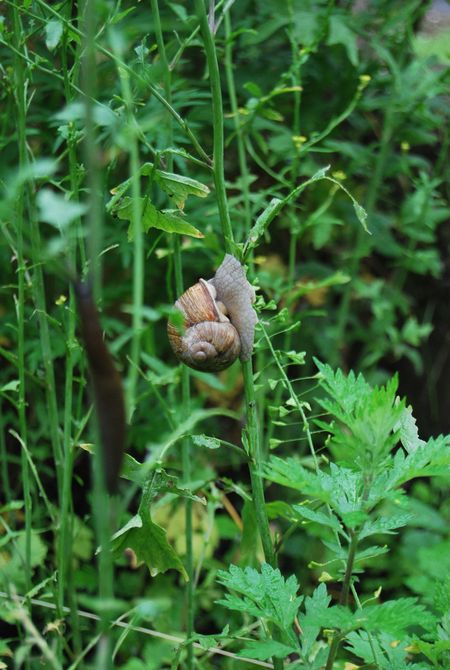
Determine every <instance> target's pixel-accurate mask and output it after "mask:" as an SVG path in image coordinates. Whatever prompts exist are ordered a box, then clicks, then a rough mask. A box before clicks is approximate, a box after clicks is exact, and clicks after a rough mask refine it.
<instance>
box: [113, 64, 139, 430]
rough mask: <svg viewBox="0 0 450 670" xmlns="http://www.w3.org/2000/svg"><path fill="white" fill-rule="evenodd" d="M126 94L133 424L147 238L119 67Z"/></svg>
mask: <svg viewBox="0 0 450 670" xmlns="http://www.w3.org/2000/svg"><path fill="white" fill-rule="evenodd" d="M118 71H119V77H120V83H121V88H122V95H123V98H124V100H125V106H126V111H127V130H128V135H129V147H130V150H129V151H130V162H129V166H130V173H131V206H132V210H131V223H132V226H133V317H132V328H133V336H132V341H131V365H130V371H129V375H128V380H127V414H128V420H129V421H131V418H132V416H133V413H134V410H135V408H136V388H137V381H138V375H139V361H140V357H141V340H142V311H143V306H144V252H145V248H144V235H143V231H142V222H141V209H142V208H141V184H140V173H139V169H140V164H139V146H138V141H137V137H138V133H139V130H138V124H137V121H136V118H135V116H134V112H133V104H134V102H133V95H132V92H131V87H130V81H129V76H128V74H127V73H126V72H125V71H124V70H123V68H121V67H119V68H118Z"/></svg>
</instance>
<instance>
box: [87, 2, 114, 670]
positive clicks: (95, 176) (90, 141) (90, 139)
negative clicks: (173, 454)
mask: <svg viewBox="0 0 450 670" xmlns="http://www.w3.org/2000/svg"><path fill="white" fill-rule="evenodd" d="M95 10H96V7H95V0H85V2H84V5H83V13H82V15H83V21H84V27H85V35H86V37H85V44H84V46H85V56H84V61H83V71H82V75H83V76H82V81H83V91H84V105H85V116H86V135H85V147H84V150H85V160H86V166H87V177H88V179H87V182H88V183H87V185H88V189H89V194H88V203H89V209H88V216H87V222H88V225H89V240H88V241H89V269H90V276H91V281H92V287H93V294H94V298H96V299H97V300H98V299H99V297H100V294H101V287H102V273H101V253H100V252H101V248H102V244H103V210H102V203H101V191H100V161H99V152H98V147H97V134H96V130H95V125H94V117H93V104H92V101H93V99H94V98H95V95H96V92H97V78H96V72H97V64H96V57H95V56H96V50H95V42H94V37H95V26H96V11H95ZM91 430H92V431H93V433H94V443H95V444H96V445H97V448H96V450H95V454H94V491H93V497H92V504H93V514H94V522H95V529H96V535H97V541H98V544H99V546H100V548H101V551H100V552H99V558H98V595H99V598H100V600H101V601H103V602H105V603H106V602H111V601H112V598H113V593H114V588H113V564H112V558H111V552H110V535H111V505H110V499H109V497H108V496H107V495H106V492H105V477H104V472H103V462H102V458H101V454H100V448H99V431H98V430H95V429H94V427H92V429H91ZM109 614H110V613H109V612H108V609H107V607H102V609H101V618H100V624H99V628H100V637H99V642H98V645H97V653H96V661H95V666H96V668H98V669H99V670H110V669H111V668H112V658H111V633H110V627H109V622H108V619H109Z"/></svg>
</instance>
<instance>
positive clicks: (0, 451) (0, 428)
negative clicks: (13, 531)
mask: <svg viewBox="0 0 450 670" xmlns="http://www.w3.org/2000/svg"><path fill="white" fill-rule="evenodd" d="M19 383H20V378H19ZM2 405H3V399H2V398H0V465H1V472H2V490H3V491H4V494H5V502H6V503H8V502H10V500H12V496H11V483H10V481H9V472H8V452H7V449H6V439H5V429H6V418H5V414H4V412H3V406H2ZM22 428H23V427H22V426H21V425H20V422H19V430H20V431H21V432H22ZM21 460H22V463H21V465H22V467H23V456H21ZM24 496H25V490H24ZM25 509H26V507H25ZM25 532H26V531H25ZM25 548H26V546H25Z"/></svg>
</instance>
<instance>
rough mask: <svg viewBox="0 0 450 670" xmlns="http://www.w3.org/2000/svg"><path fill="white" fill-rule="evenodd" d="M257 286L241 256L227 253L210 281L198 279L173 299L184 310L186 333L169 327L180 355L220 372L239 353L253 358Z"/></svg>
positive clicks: (185, 360)
mask: <svg viewBox="0 0 450 670" xmlns="http://www.w3.org/2000/svg"><path fill="white" fill-rule="evenodd" d="M254 301H255V291H254V289H253V287H252V285H251V284H250V283H249V282H248V281H247V278H246V276H245V271H244V268H243V267H242V265H241V264H240V263H239V261H238V260H237V259H236V258H234V256H231V255H230V254H226V255H225V258H224V260H223V261H222V263H221V265H220V267H219V268H218V269H217V272H216V274H215V275H214V277H213V278H212V279H210V280H209V281H205V280H204V279H200V280H199V282H198V283H197V284H194V286H191V287H190V288H188V289H187V291H185V292H184V293H183V295H182V296H181V297H180V298H178V300H177V301H176V303H175V307H177V308H178V309H179V310H180V312H182V314H183V316H184V328H185V331H184V333H180V332H179V331H178V330H177V329H176V328H175V327H174V326H173V325H172V324H170V323H169V324H168V326H167V332H168V336H169V341H170V344H171V345H172V349H173V350H174V352H175V354H176V356H177V358H179V359H180V360H181V361H182V362H183V363H185V364H186V365H188V366H189V367H191V368H194V369H195V370H203V371H209V372H216V371H219V370H223V369H224V368H227V367H228V366H229V365H231V364H232V363H233V362H234V361H235V360H236V359H237V357H238V356H239V357H240V359H241V360H242V361H246V360H249V359H250V358H251V355H252V351H253V340H254V332H255V325H256V323H257V321H258V317H257V316H256V312H255V310H254V309H253V306H252V304H253V303H254Z"/></svg>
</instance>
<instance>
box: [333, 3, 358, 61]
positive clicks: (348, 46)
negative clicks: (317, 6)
mask: <svg viewBox="0 0 450 670" xmlns="http://www.w3.org/2000/svg"><path fill="white" fill-rule="evenodd" d="M356 39H357V35H356V33H354V32H353V31H352V30H351V29H350V28H349V26H348V25H347V23H346V22H345V21H344V20H343V18H342V16H340V15H338V14H336V15H331V16H330V19H329V33H328V39H327V44H330V45H333V44H342V46H343V47H344V49H345V50H346V52H347V56H348V59H349V61H350V62H351V64H352V65H354V66H355V67H357V66H358V47H357V41H356Z"/></svg>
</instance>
